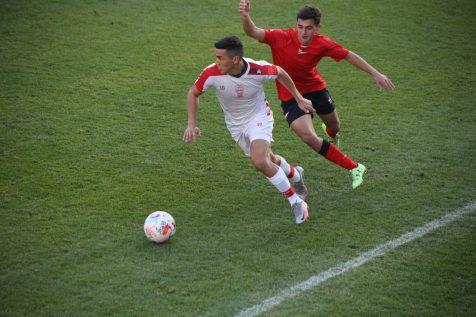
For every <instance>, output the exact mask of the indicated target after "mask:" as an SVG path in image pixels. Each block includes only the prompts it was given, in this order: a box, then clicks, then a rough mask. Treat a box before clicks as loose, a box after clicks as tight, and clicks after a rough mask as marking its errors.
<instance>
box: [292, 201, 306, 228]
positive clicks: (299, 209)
mask: <svg viewBox="0 0 476 317" xmlns="http://www.w3.org/2000/svg"><path fill="white" fill-rule="evenodd" d="M291 209H292V211H293V213H294V217H295V218H296V223H297V224H300V223H303V222H304V221H306V220H307V219H309V208H308V207H307V203H306V202H305V201H304V200H302V201H299V202H297V203H295V204H294V205H292V207H291Z"/></svg>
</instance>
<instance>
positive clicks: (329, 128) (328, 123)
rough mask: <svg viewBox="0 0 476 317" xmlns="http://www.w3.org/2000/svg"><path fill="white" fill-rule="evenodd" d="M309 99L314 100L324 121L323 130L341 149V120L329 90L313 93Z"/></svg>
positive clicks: (315, 106) (317, 110)
mask: <svg viewBox="0 0 476 317" xmlns="http://www.w3.org/2000/svg"><path fill="white" fill-rule="evenodd" d="M308 95H309V98H308V99H311V100H312V103H313V105H314V108H315V109H316V112H317V114H318V115H319V117H320V118H321V120H322V121H323V124H322V129H323V130H324V132H325V133H326V134H327V135H328V136H329V137H330V138H331V142H332V143H334V145H335V146H337V147H339V139H340V138H339V131H340V120H339V115H338V114H337V111H336V109H335V104H334V100H332V97H331V95H330V93H329V91H328V90H327V89H323V90H320V91H315V92H312V93H310V94H308Z"/></svg>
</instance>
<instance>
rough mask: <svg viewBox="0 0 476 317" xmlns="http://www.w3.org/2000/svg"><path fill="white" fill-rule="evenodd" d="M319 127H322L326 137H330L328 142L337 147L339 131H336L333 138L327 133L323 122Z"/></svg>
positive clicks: (338, 144)
mask: <svg viewBox="0 0 476 317" xmlns="http://www.w3.org/2000/svg"><path fill="white" fill-rule="evenodd" d="M321 127H322V130H324V133H325V134H326V135H327V137H328V138H330V139H331V141H330V142H332V143H333V144H334V145H335V146H336V147H339V146H340V136H339V133H337V134H336V137H335V138H333V137H331V136H330V135H329V134H327V130H326V124H325V123H322V124H321Z"/></svg>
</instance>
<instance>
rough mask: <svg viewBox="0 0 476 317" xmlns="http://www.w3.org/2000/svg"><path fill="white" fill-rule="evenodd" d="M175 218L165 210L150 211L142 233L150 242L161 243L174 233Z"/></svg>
mask: <svg viewBox="0 0 476 317" xmlns="http://www.w3.org/2000/svg"><path fill="white" fill-rule="evenodd" d="M175 227H176V225H175V219H174V218H173V217H172V216H171V215H170V214H169V213H167V212H165V211H155V212H153V213H151V214H150V215H149V216H148V217H147V219H146V220H145V223H144V233H145V236H146V237H147V239H149V240H150V241H152V242H156V243H162V242H165V241H167V240H169V239H170V237H172V236H173V235H174V234H175Z"/></svg>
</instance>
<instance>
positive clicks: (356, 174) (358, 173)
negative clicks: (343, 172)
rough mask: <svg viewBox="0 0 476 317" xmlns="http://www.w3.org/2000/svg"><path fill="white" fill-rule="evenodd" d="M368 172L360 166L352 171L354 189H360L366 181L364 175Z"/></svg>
mask: <svg viewBox="0 0 476 317" xmlns="http://www.w3.org/2000/svg"><path fill="white" fill-rule="evenodd" d="M366 170H367V168H366V167H365V166H364V165H362V164H360V163H359V165H357V167H356V168H354V169H351V170H350V174H351V175H352V188H353V189H356V188H357V187H359V186H360V185H361V184H362V182H363V181H364V173H365V171H366Z"/></svg>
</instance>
